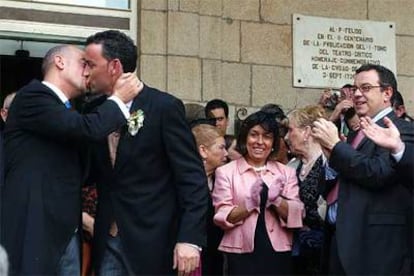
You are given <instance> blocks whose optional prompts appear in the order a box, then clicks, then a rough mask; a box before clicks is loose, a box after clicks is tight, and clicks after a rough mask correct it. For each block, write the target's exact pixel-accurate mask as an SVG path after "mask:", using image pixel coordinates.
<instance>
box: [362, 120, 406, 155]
mask: <svg viewBox="0 0 414 276" xmlns="http://www.w3.org/2000/svg"><path fill="white" fill-rule="evenodd" d="M384 124H385V126H386V128H383V127H380V126H379V125H377V124H376V123H374V122H373V121H372V119H371V118H369V117H363V118H361V127H362V131H363V132H364V134H365V136H366V137H368V138H369V139H371V140H372V141H373V142H374V143H375V144H377V145H378V146H380V147H383V148H386V149H389V150H391V152H392V153H394V154H395V153H398V152H399V151H401V150H402V149H403V147H404V143H403V141H401V138H400V132H399V131H398V128H397V127H396V126H395V125H394V124H393V123H392V121H391V120H390V119H389V118H388V117H385V118H384Z"/></svg>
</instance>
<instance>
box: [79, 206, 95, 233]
mask: <svg viewBox="0 0 414 276" xmlns="http://www.w3.org/2000/svg"><path fill="white" fill-rule="evenodd" d="M94 224H95V219H94V218H93V217H92V216H91V215H89V214H88V213H86V212H82V229H83V230H85V231H86V232H88V233H89V234H90V235H91V236H93V226H94Z"/></svg>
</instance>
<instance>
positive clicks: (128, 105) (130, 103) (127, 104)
mask: <svg viewBox="0 0 414 276" xmlns="http://www.w3.org/2000/svg"><path fill="white" fill-rule="evenodd" d="M125 105H126V107H127V108H128V110H129V111H131V106H132V100H130V101H129V102H127V103H126V104H125Z"/></svg>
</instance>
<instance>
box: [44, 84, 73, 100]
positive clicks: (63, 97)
mask: <svg viewBox="0 0 414 276" xmlns="http://www.w3.org/2000/svg"><path fill="white" fill-rule="evenodd" d="M42 83H43V84H44V85H46V86H47V87H49V88H50V89H51V90H52V91H53V93H55V94H56V96H58V98H59V99H60V100H61V101H62V103H66V102H67V101H68V97H66V95H65V94H64V93H63V92H62V90H60V89H59V88H58V87H57V86H56V85H54V84H51V83H50V82H47V81H42Z"/></svg>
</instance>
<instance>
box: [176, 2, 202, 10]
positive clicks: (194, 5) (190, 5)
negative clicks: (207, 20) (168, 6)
mask: <svg viewBox="0 0 414 276" xmlns="http://www.w3.org/2000/svg"><path fill="white" fill-rule="evenodd" d="M200 1H202V0H180V11H186V12H198V11H199V10H200Z"/></svg>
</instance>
